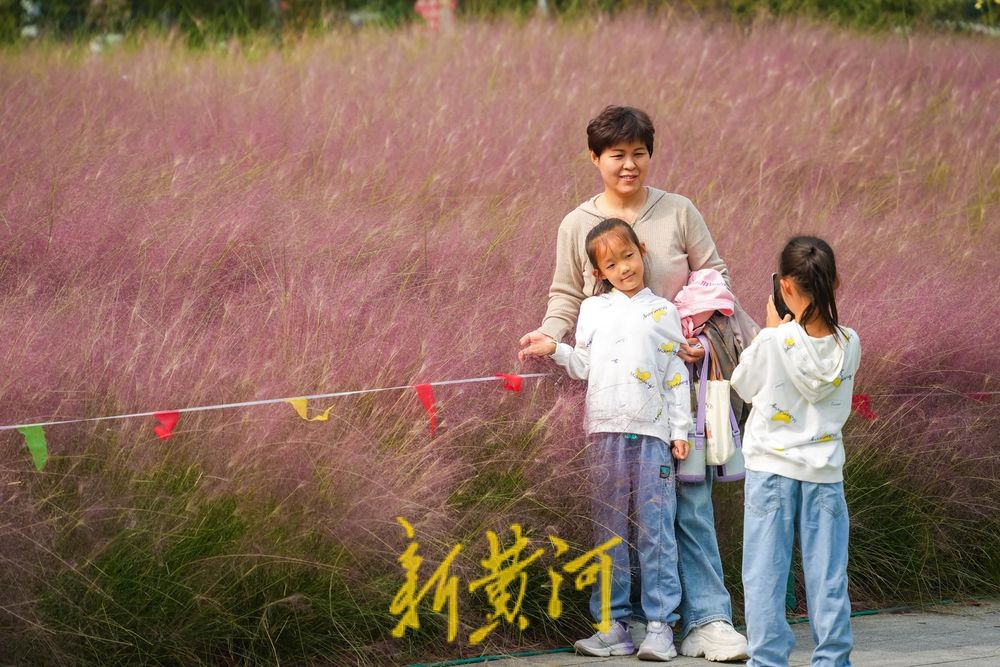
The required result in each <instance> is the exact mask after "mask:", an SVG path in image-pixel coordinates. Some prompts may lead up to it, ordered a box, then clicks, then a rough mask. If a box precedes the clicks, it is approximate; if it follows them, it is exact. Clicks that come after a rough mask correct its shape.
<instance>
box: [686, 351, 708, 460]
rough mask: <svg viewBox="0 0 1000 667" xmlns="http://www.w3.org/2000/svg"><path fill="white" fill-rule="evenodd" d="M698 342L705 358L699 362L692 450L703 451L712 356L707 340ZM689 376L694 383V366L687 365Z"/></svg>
mask: <svg viewBox="0 0 1000 667" xmlns="http://www.w3.org/2000/svg"><path fill="white" fill-rule="evenodd" d="M698 340H699V341H701V346H702V349H704V350H705V357H704V358H703V359H702V360H701V377H700V378H699V381H698V408H697V411H696V416H695V422H694V448H695V449H704V448H705V397H706V396H707V395H708V394H707V392H708V382H707V380H708V361H709V357H710V356H711V355H712V353H711V351H710V349H711V348H709V346H708V339H706V338H705V337H704V336H698ZM688 368H690V374H691V382H694V364H688Z"/></svg>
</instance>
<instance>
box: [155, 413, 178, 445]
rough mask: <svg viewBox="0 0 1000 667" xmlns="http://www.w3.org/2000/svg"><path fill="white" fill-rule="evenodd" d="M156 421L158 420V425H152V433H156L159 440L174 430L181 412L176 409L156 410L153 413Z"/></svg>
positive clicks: (168, 435) (165, 437) (167, 436)
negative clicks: (168, 410)
mask: <svg viewBox="0 0 1000 667" xmlns="http://www.w3.org/2000/svg"><path fill="white" fill-rule="evenodd" d="M153 417H154V418H155V419H156V421H158V422H160V423H159V425H157V426H154V427H153V433H155V434H156V437H158V438H159V439H160V440H166V439H167V438H169V437H170V434H171V433H173V432H174V427H175V426H177V420H179V419H180V418H181V413H180V412H177V411H176V410H172V411H170V412H157V413H155V414H154V415H153Z"/></svg>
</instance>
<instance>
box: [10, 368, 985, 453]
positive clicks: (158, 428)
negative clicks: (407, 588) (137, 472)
mask: <svg viewBox="0 0 1000 667" xmlns="http://www.w3.org/2000/svg"><path fill="white" fill-rule="evenodd" d="M548 375H549V373H527V374H521V375H518V374H511V373H497V374H495V375H491V376H486V377H478V378H463V379H460V380H438V381H436V382H426V383H422V384H403V385H397V386H394V387H376V388H369V389H354V390H350V391H336V392H330V393H325V394H310V395H306V396H296V397H293V398H265V399H260V400H256V401H242V402H239V403H219V404H215V405H199V406H191V407H185V408H177V409H174V410H153V411H148V412H132V413H128V414H120V415H109V416H104V417H86V418H80V419H61V420H52V421H44V422H34V423H30V424H10V425H6V426H0V431H14V430H16V431H18V432H19V433H20V434H21V435H22V436H24V441H25V444H26V446H27V449H28V453H29V454H30V455H31V458H32V461H33V462H34V464H35V468H37V469H38V470H42V469H43V468H44V467H45V462H46V461H47V460H48V444H47V442H46V439H45V430H44V429H45V428H46V427H49V426H62V425H66V424H82V423H86V422H99V421H113V420H121V419H135V418H139V417H152V418H153V419H155V420H156V424H155V425H154V426H153V433H154V434H156V436H157V437H158V438H159V439H161V440H166V439H168V438H169V437H170V436H171V435H172V434H173V432H174V429H175V428H176V427H177V423H178V422H179V421H180V417H181V414H183V413H188V412H209V411H212V410H229V409H236V408H249V407H257V406H262V405H274V404H278V403H287V404H288V405H290V406H291V407H292V408H293V409H294V410H295V413H296V414H297V415H298V416H299V417H300V418H302V419H303V420H305V421H310V422H324V421H327V420H329V418H330V413H331V412H332V411H333V409H334V407H336V406H335V405H331V406H330V407H328V408H326V409H325V410H323V411H322V412H319V413H318V414H313V415H312V416H310V415H309V401H312V400H319V399H326V398H342V397H345V396H359V395H362V394H374V393H380V392H387V391H402V390H405V389H412V390H414V391H415V392H416V394H417V398H418V399H419V400H420V404H421V405H422V406H423V408H424V412H425V413H426V414H427V419H428V428H429V431H430V435H431V437H433V436H434V435H435V434H436V433H437V401H436V399H435V396H434V387H444V386H449V385H459V384H473V383H478V382H496V381H497V380H499V381H501V382H502V383H503V388H504V389H505V390H507V391H513V392H519V391H521V388H522V386H523V381H524V380H525V379H536V378H543V377H547V376H548ZM931 394H943V395H948V396H963V397H965V398H968V399H970V400H973V401H979V402H986V401H988V400H990V398H992V397H993V396H995V395H997V394H1000V391H981V392H973V393H968V394H966V393H959V392H954V391H937V392H923V393H887V394H874V396H875V397H876V398H885V397H892V396H894V397H918V396H920V397H923V396H928V395H931ZM851 410H852V411H854V412H857V413H858V416H860V417H861V418H862V419H865V420H867V421H872V420H874V419H876V418H877V417H878V415H877V414H876V413H875V411H874V410H873V409H872V394H855V395H853V396H852V397H851Z"/></svg>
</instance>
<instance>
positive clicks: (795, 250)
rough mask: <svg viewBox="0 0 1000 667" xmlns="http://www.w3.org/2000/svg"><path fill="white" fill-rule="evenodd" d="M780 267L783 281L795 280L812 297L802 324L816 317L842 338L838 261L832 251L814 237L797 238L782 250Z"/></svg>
mask: <svg viewBox="0 0 1000 667" xmlns="http://www.w3.org/2000/svg"><path fill="white" fill-rule="evenodd" d="M779 268H780V270H781V276H782V277H783V278H791V279H793V280H794V281H795V284H796V285H797V286H798V288H799V289H800V290H801V291H802V292H803V294H805V295H806V296H808V297H809V301H810V303H809V305H808V306H806V309H805V310H804V311H803V312H802V315H801V318H800V324H802V323H805V322H808V321H809V320H811V319H812V318H813V317H814V316H816V317H819V318H820V320H821V321H822V322H823V323H824V324H825V325H826V326H827V327H829V329H830V330H831V331H833V332H834V335H835V336H839V335H840V328H839V326H838V323H837V321H838V317H837V300H836V298H835V297H834V290H835V289H836V287H837V262H836V260H835V258H834V256H833V248H831V247H830V245H829V244H828V243H827V242H826V241H824V240H823V239H820V238H816V237H815V236H796V237H795V238H793V239H791V240H790V241H789V242H788V243H787V244H786V245H785V249H784V250H782V251H781V260H780V266H779ZM803 326H804V324H803Z"/></svg>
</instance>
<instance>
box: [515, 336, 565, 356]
mask: <svg viewBox="0 0 1000 667" xmlns="http://www.w3.org/2000/svg"><path fill="white" fill-rule="evenodd" d="M520 344H521V349H520V351H518V353H517V359H518V361H524V360H525V359H527V358H529V357H547V356H550V355H552V354H555V351H556V342H555V341H554V340H552V339H551V338H549V337H548V336H546V335H545V334H543V333H542V332H541V331H532V332H531V333H529V334H525V335H524V336H522V337H521V340H520Z"/></svg>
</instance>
